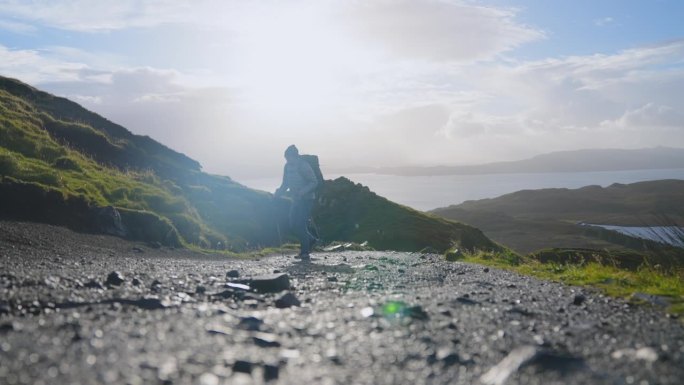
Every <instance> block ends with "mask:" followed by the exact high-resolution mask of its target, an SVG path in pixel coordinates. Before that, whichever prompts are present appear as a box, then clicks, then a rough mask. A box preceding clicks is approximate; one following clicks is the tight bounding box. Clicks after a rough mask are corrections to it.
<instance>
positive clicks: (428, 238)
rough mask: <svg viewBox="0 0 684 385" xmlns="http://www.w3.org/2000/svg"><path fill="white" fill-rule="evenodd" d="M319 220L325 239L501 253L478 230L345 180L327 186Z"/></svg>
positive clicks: (316, 212)
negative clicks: (337, 238)
mask: <svg viewBox="0 0 684 385" xmlns="http://www.w3.org/2000/svg"><path fill="white" fill-rule="evenodd" d="M314 218H315V220H316V222H317V223H318V224H319V225H320V226H321V228H322V229H323V233H324V234H335V235H336V236H337V237H339V238H340V239H347V240H350V241H354V242H359V243H360V242H365V241H368V243H369V244H370V245H372V246H373V247H375V248H378V249H394V250H421V249H423V248H426V247H430V248H433V249H435V250H437V251H440V252H442V251H445V250H447V249H448V248H450V247H452V246H453V244H456V245H458V246H459V247H460V248H463V249H467V250H475V249H487V250H499V249H500V247H499V246H498V245H496V244H495V243H494V242H492V241H491V240H489V239H488V238H487V237H486V236H485V235H484V234H482V232H481V231H480V230H478V229H476V228H473V227H471V226H467V225H463V224H461V223H456V222H452V221H448V220H445V219H443V218H438V217H434V216H430V215H425V214H423V213H421V212H419V211H416V210H413V209H411V208H409V207H405V206H401V205H399V204H397V203H394V202H391V201H389V200H387V199H385V198H383V197H381V196H378V195H377V194H375V193H373V192H372V191H370V190H369V189H368V188H367V187H364V186H362V185H360V184H355V183H354V182H352V181H350V180H349V179H346V178H338V179H336V180H334V181H327V182H326V184H325V187H324V189H323V194H322V199H320V202H319V205H318V206H317V207H316V208H315V210H314Z"/></svg>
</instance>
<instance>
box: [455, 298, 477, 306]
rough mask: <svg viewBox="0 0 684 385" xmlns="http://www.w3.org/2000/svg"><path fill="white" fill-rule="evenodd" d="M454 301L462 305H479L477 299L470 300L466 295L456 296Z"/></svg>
mask: <svg viewBox="0 0 684 385" xmlns="http://www.w3.org/2000/svg"><path fill="white" fill-rule="evenodd" d="M456 302H458V303H462V304H464V305H479V304H480V303H479V302H478V301H475V300H472V299H470V298H468V297H466V296H461V297H458V298H456Z"/></svg>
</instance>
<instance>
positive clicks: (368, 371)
mask: <svg viewBox="0 0 684 385" xmlns="http://www.w3.org/2000/svg"><path fill="white" fill-rule="evenodd" d="M682 378H684V324H683V323H682V322H681V320H678V319H674V318H671V317H668V316H666V314H665V313H664V312H663V311H662V310H660V309H658V308H653V307H649V306H642V305H640V306H635V305H631V304H629V303H627V302H625V301H623V300H620V299H613V298H609V297H606V296H603V295H602V294H600V293H598V292H596V291H593V290H588V289H584V288H578V287H571V286H565V285H562V284H557V283H552V282H546V281H541V280H537V279H534V278H529V277H525V276H521V275H518V274H515V273H511V272H507V271H502V270H497V269H486V268H484V267H482V266H478V265H473V264H467V263H459V262H447V261H445V260H444V259H443V258H442V257H440V256H438V255H431V254H426V255H423V254H419V253H400V252H351V251H341V252H335V253H315V254H314V255H313V260H312V261H311V262H310V263H302V262H300V261H298V260H296V259H294V258H293V256H287V255H286V256H281V255H278V256H271V257H264V258H259V259H252V260H241V259H228V258H226V257H224V256H221V255H211V254H210V255H205V254H200V253H195V252H191V251H188V250H181V249H175V250H174V249H166V248H151V247H148V246H146V245H144V244H139V243H131V242H127V241H124V240H121V239H118V238H114V237H109V236H101V235H88V234H79V233H74V232H72V231H70V230H67V229H64V228H59V227H53V226H48V225H42V224H30V223H17V222H7V221H0V383H2V384H57V383H64V384H67V383H68V384H94V383H112V384H155V383H156V384H204V385H214V384H275V383H277V384H323V385H326V384H374V385H377V384H412V385H413V384H477V383H480V384H487V385H490V384H491V385H496V384H545V385H548V384H640V385H644V384H681V381H682Z"/></svg>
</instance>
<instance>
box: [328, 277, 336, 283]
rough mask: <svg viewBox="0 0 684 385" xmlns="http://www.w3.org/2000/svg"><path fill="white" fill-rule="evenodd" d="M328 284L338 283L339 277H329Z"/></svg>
mask: <svg viewBox="0 0 684 385" xmlns="http://www.w3.org/2000/svg"><path fill="white" fill-rule="evenodd" d="M328 282H337V277H335V276H331V277H328Z"/></svg>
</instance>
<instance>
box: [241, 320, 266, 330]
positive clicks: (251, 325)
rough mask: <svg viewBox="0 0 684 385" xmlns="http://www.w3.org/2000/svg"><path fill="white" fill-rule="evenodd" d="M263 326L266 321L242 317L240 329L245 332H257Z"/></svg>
mask: <svg viewBox="0 0 684 385" xmlns="http://www.w3.org/2000/svg"><path fill="white" fill-rule="evenodd" d="M263 324H264V321H262V320H260V319H259V318H256V317H242V318H241V319H240V323H239V324H238V327H239V328H240V329H244V330H249V331H257V330H260V329H261V325H263Z"/></svg>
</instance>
